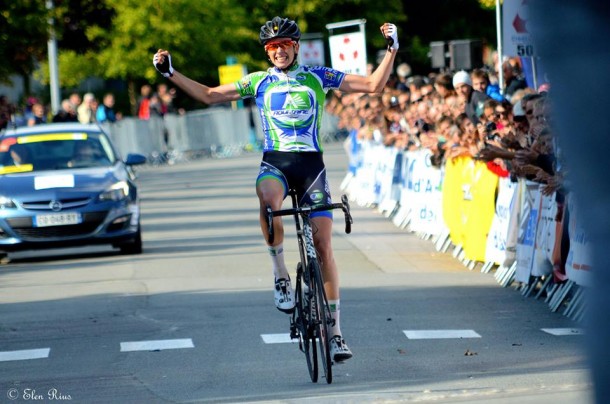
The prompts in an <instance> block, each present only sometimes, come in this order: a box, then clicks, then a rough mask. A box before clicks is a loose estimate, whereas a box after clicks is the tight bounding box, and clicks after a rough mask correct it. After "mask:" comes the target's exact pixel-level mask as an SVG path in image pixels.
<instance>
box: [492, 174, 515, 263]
mask: <svg viewBox="0 0 610 404" xmlns="http://www.w3.org/2000/svg"><path fill="white" fill-rule="evenodd" d="M516 189H517V183H516V182H512V181H511V180H510V178H500V180H499V183H498V198H497V199H496V213H495V214H494V218H493V221H492V222H491V228H490V229H489V234H488V235H487V246H486V247H485V262H492V263H494V264H497V265H502V264H504V262H505V261H506V258H507V257H506V243H507V240H508V234H509V233H508V229H509V223H510V215H511V210H512V203H513V196H514V195H515V190H516ZM509 266H510V265H509Z"/></svg>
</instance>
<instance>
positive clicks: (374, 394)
mask: <svg viewBox="0 0 610 404" xmlns="http://www.w3.org/2000/svg"><path fill="white" fill-rule="evenodd" d="M259 161H260V154H258V153H252V154H245V155H242V156H238V157H231V158H226V159H204V160H198V161H191V162H188V163H181V164H178V165H174V166H163V167H154V168H153V167H146V168H144V169H141V170H140V171H139V182H140V186H141V190H140V192H141V197H142V215H143V216H142V219H143V238H144V253H143V254H142V255H139V256H122V255H120V254H118V252H117V251H114V250H112V249H109V248H105V247H96V248H83V249H71V250H61V251H37V252H28V253H19V254H12V255H10V259H11V262H10V263H9V264H7V265H2V266H0V403H4V402H27V401H37V402H49V401H71V402H78V403H98V402H99V403H166V402H167V403H169V402H178V403H185V402H253V401H281V402H303V401H308V402H314V401H315V402H405V401H407V402H420V401H426V402H436V403H444V402H452V403H453V402H476V403H513V402H519V403H521V404H527V403H553V404H558V403H578V404H582V403H587V402H592V400H591V397H590V394H591V393H590V392H591V388H590V382H589V377H588V371H587V366H586V360H585V357H584V355H583V352H582V351H583V347H582V343H583V337H582V335H578V332H577V331H578V330H579V327H580V326H579V324H576V323H574V322H572V321H571V320H569V319H567V318H566V317H564V316H562V315H561V314H558V313H551V312H550V311H549V309H548V306H547V305H546V304H545V303H544V302H543V301H541V300H535V299H533V298H524V297H523V296H521V294H520V293H518V292H517V291H515V290H514V289H513V288H502V287H500V286H499V285H498V284H497V283H496V281H495V279H494V278H493V276H492V274H482V273H480V272H479V271H476V270H475V271H469V270H468V269H467V268H465V267H464V266H463V265H462V264H460V263H459V262H457V261H456V260H455V259H454V258H453V257H452V256H451V254H443V253H438V252H436V251H435V249H434V246H433V244H432V243H431V242H430V241H425V240H421V239H419V238H417V237H416V236H415V235H413V234H409V233H407V232H406V231H404V230H400V229H398V228H396V227H395V226H394V225H393V224H392V223H391V221H390V220H389V219H387V218H385V217H383V216H381V215H380V214H378V213H377V212H375V211H374V210H372V209H370V208H362V207H357V206H354V207H353V216H354V226H353V233H352V234H350V235H345V234H343V229H342V219H340V218H337V221H336V222H337V226H336V228H335V236H334V246H335V255H336V259H337V262H338V264H339V266H340V268H341V278H342V285H343V286H342V299H341V307H342V313H341V319H342V329H343V332H344V335H345V337H346V339H347V341H348V343H349V345H350V347H351V348H352V350H353V352H354V358H353V359H351V360H350V361H348V362H347V363H345V364H342V365H336V366H334V367H333V371H334V381H333V383H332V384H331V385H327V384H326V383H325V382H323V381H322V382H319V383H317V384H313V383H311V381H310V380H309V376H308V373H307V368H306V365H305V360H304V356H303V355H302V354H301V353H300V352H299V350H298V347H297V345H296V344H291V343H266V342H265V341H268V340H269V339H270V338H271V339H272V338H278V337H277V336H275V337H274V335H275V334H280V335H279V338H280V339H281V337H282V336H285V335H286V334H287V333H288V331H289V330H288V317H287V316H286V315H285V314H282V313H280V312H279V311H277V310H276V309H275V308H274V306H273V295H272V291H271V290H272V280H273V279H272V275H271V269H270V262H269V258H268V255H267V251H266V247H265V244H264V242H263V240H262V237H261V236H260V230H259V228H258V217H257V214H258V208H257V203H258V202H257V200H256V196H255V193H254V180H255V177H256V174H257V172H258V164H259ZM326 163H327V166H328V170H329V178H330V180H331V185H332V189H333V192H334V195H335V199H338V196H339V194H340V191H339V190H338V186H339V184H340V183H341V180H342V179H343V177H344V174H345V169H346V166H347V161H346V157H345V156H344V154H343V151H342V148H341V146H340V145H339V144H334V145H330V146H329V147H328V150H327V152H326ZM292 229H293V227H291V225H290V223H287V225H286V231H287V240H286V242H285V248H286V250H287V252H286V254H287V261H288V262H289V263H291V264H290V265H291V266H292V265H293V264H294V263H295V262H296V248H295V247H296V246H295V242H294V241H295V240H294V238H293V237H292V236H291V230H292ZM543 328H544V329H559V330H568V334H570V335H565V336H557V335H552V334H549V333H548V332H545V331H543V330H542V329H543ZM449 330H453V331H454V332H453V333H450V332H449ZM424 331H425V332H424ZM439 333H440V335H443V336H448V335H451V334H455V337H454V338H443V339H438V338H432V337H434V336H435V335H438V334H439Z"/></svg>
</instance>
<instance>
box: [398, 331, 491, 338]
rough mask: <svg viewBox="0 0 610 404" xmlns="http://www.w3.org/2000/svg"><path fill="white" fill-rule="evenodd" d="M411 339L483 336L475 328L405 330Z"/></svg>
mask: <svg viewBox="0 0 610 404" xmlns="http://www.w3.org/2000/svg"><path fill="white" fill-rule="evenodd" d="M403 332H404V333H405V335H406V336H407V338H409V339H447V338H481V336H480V335H479V334H477V333H476V332H474V330H403Z"/></svg>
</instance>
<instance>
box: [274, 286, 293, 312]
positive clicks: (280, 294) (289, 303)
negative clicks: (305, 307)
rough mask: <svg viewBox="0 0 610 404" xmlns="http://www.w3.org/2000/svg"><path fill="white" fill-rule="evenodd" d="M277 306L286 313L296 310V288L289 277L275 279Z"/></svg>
mask: <svg viewBox="0 0 610 404" xmlns="http://www.w3.org/2000/svg"><path fill="white" fill-rule="evenodd" d="M274 298H275V307H277V309H278V310H279V311H283V312H284V313H292V312H293V311H294V289H293V288H292V284H291V282H290V278H289V279H284V278H280V279H276V280H275V290H274Z"/></svg>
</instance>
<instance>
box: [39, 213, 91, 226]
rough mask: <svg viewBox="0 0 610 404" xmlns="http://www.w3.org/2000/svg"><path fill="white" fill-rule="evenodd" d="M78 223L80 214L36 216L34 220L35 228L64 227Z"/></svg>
mask: <svg viewBox="0 0 610 404" xmlns="http://www.w3.org/2000/svg"><path fill="white" fill-rule="evenodd" d="M80 222H81V215H80V213H54V214H51V215H37V216H36V217H35V218H34V226H35V227H48V226H66V225H70V224H79V223H80Z"/></svg>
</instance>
